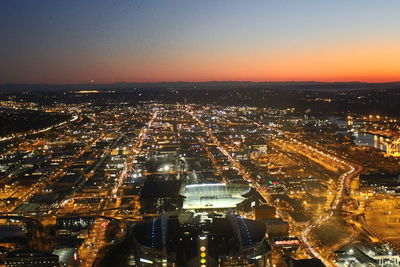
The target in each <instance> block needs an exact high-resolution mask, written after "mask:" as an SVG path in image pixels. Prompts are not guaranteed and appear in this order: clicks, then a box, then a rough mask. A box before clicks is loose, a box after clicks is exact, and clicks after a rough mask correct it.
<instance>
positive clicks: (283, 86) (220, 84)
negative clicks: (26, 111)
mask: <svg viewBox="0 0 400 267" xmlns="http://www.w3.org/2000/svg"><path fill="white" fill-rule="evenodd" d="M135 88H136V89H210V90H211V89H213V90H216V89H244V88H249V89H264V90H265V89H266V90H307V91H308V90H312V91H325V90H329V91H341V90H379V89H400V82H390V83H365V82H314V81H309V82H296V81H294V82H292V81H288V82H251V81H210V82H159V83H128V82H120V83H112V84H96V83H90V84H16V83H7V84H0V90H1V91H3V92H4V91H20V90H35V91H36V90H44V91H49V90H50V91H53V90H55V91H58V90H122V89H135Z"/></svg>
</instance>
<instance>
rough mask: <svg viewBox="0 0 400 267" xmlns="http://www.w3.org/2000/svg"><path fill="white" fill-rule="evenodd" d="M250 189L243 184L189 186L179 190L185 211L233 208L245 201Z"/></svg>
mask: <svg viewBox="0 0 400 267" xmlns="http://www.w3.org/2000/svg"><path fill="white" fill-rule="evenodd" d="M249 191H250V187H249V186H248V185H244V184H224V183H212V184H189V185H185V186H183V187H182V188H181V190H180V194H181V195H182V196H184V197H185V199H184V202H183V208H184V209H186V210H199V209H227V208H235V207H236V205H237V204H239V203H240V202H242V201H243V200H245V197H243V195H245V194H246V193H248V192H249Z"/></svg>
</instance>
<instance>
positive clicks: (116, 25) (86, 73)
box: [0, 0, 400, 83]
mask: <svg viewBox="0 0 400 267" xmlns="http://www.w3.org/2000/svg"><path fill="white" fill-rule="evenodd" d="M0 22H1V23H0V42H1V43H0V60H1V61H0V62H1V64H0V83H7V82H12V83H86V82H89V81H90V80H92V79H93V80H94V81H95V82H96V83H112V82H120V81H126V82H158V81H211V80H242V81H243V80H246V81H248V80H252V81H294V80H297V81H304V80H318V81H369V82H383V81H396V80H400V1H399V0H382V1H378V0H362V1H361V0H351V1H349V0H335V1H332V0H312V1H311V0H259V1H257V0H247V1H245V0H243V1H236V0H199V1H189V0H182V1H174V0H160V1H153V0H142V1H139V0H114V1H112V0H108V1H103V0H1V1H0Z"/></svg>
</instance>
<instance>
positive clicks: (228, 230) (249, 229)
mask: <svg viewBox="0 0 400 267" xmlns="http://www.w3.org/2000/svg"><path fill="white" fill-rule="evenodd" d="M133 235H134V239H135V241H136V242H135V243H136V262H137V264H138V265H139V266H198V267H204V266H208V267H212V266H223V265H224V264H225V265H227V264H228V265H230V266H269V253H270V246H269V245H268V243H267V242H266V239H265V238H266V226H265V224H264V223H261V222H258V221H254V220H248V219H244V218H242V217H240V216H238V215H234V214H228V215H220V214H206V213H204V214H194V213H189V212H185V213H176V214H169V215H167V214H163V215H161V216H160V217H159V218H156V219H152V220H150V221H146V222H142V223H138V224H136V225H135V226H134V227H133Z"/></svg>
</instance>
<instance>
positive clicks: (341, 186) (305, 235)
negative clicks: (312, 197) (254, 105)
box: [187, 106, 362, 266]
mask: <svg viewBox="0 0 400 267" xmlns="http://www.w3.org/2000/svg"><path fill="white" fill-rule="evenodd" d="M187 110H188V112H189V114H190V115H192V117H193V118H194V119H195V120H196V121H197V122H198V123H199V125H200V126H201V127H202V128H203V129H204V130H205V131H206V132H207V133H208V135H209V137H210V138H211V140H213V142H214V143H216V144H217V145H218V147H219V148H220V149H221V151H222V153H223V154H224V155H226V156H227V157H228V158H229V159H230V161H231V162H232V164H233V165H234V166H235V167H236V168H238V169H239V170H240V172H241V174H242V175H243V177H244V179H246V180H247V181H248V182H249V183H251V184H252V185H253V186H254V187H255V189H257V191H258V192H259V193H260V194H261V195H262V196H263V197H264V199H265V201H266V202H267V203H269V204H272V203H273V201H272V200H271V197H270V196H269V194H268V193H267V192H266V191H265V190H264V189H263V188H262V187H260V185H259V184H258V183H257V182H254V181H253V180H252V178H251V177H250V175H249V174H248V172H247V171H246V170H245V169H244V167H243V166H242V165H241V164H240V163H239V162H238V161H237V160H236V159H234V158H233V157H232V156H231V155H230V153H229V152H228V151H227V150H226V149H225V148H224V147H223V146H222V145H221V143H220V142H219V141H218V139H217V138H216V137H215V136H214V134H213V133H212V131H211V130H210V129H209V128H207V127H206V125H205V124H204V123H203V122H202V121H201V120H200V119H198V118H197V117H196V115H195V114H194V112H193V111H192V110H191V108H190V106H187ZM246 120H247V119H246ZM253 123H255V124H256V125H257V126H258V127H262V128H270V127H267V126H265V125H262V124H259V123H257V122H253ZM270 129H273V130H275V131H278V132H279V133H280V134H281V135H283V136H285V137H286V138H287V139H289V140H290V141H292V142H294V143H296V144H298V145H301V146H302V147H304V148H306V149H308V150H309V151H311V152H313V153H316V154H318V155H320V156H321V158H322V159H326V160H328V161H330V162H333V163H335V165H340V166H344V167H345V168H346V170H347V171H346V172H345V173H343V174H341V175H340V177H339V178H338V182H337V188H336V193H335V197H334V199H333V201H332V204H331V208H332V210H336V209H337V208H340V206H339V204H340V203H341V202H342V200H343V198H344V197H345V194H346V189H347V188H348V187H349V186H350V182H351V180H352V179H353V178H354V177H355V176H356V175H358V174H359V173H360V172H361V170H362V167H361V166H359V165H356V164H353V163H349V162H346V161H345V160H343V159H341V158H339V157H337V156H334V155H332V154H330V153H326V152H323V151H321V150H319V149H316V148H315V147H313V146H310V145H308V144H305V143H303V142H301V141H299V140H297V139H295V138H293V137H290V136H288V135H287V134H286V133H285V132H282V131H280V130H277V129H276V128H270ZM277 213H278V214H279V215H280V216H282V215H283V214H282V212H281V211H279V210H277ZM333 214H334V212H333V211H331V212H329V213H328V214H324V215H322V216H320V217H319V218H318V219H317V221H315V222H313V223H312V224H310V225H308V226H307V227H306V228H305V229H304V230H303V232H302V234H301V236H300V237H301V239H302V241H303V243H304V244H305V245H306V246H307V248H308V250H309V251H310V252H311V253H312V254H313V256H315V257H316V258H319V259H320V260H321V261H322V262H323V263H324V264H325V265H326V266H335V264H334V263H333V262H332V260H331V259H329V257H328V256H329V255H327V254H328V253H327V252H323V251H321V250H320V249H318V248H317V246H316V244H315V241H314V240H312V239H311V238H310V237H309V235H310V232H311V231H312V230H313V229H315V228H317V227H319V226H321V225H322V224H323V223H325V222H326V221H328V220H329V219H330V218H331V217H332V216H333Z"/></svg>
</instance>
